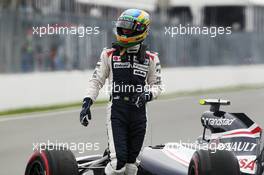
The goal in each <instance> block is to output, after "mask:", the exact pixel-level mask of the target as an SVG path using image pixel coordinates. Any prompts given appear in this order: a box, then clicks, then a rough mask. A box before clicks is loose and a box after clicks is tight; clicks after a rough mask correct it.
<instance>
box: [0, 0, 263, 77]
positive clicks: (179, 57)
mask: <svg viewBox="0 0 264 175" xmlns="http://www.w3.org/2000/svg"><path fill="white" fill-rule="evenodd" d="M127 8H140V9H144V10H146V11H148V12H149V13H150V14H151V17H152V25H151V30H150V35H149V37H148V39H147V41H146V42H147V43H148V44H149V49H150V50H153V51H156V52H159V54H160V58H161V63H162V65H163V67H182V66H207V65H248V64H261V63H264V57H263V56H264V35H263V31H264V1H261V0H213V1H209V0H192V1H189V0H180V1H179V0H144V1H142V0H134V1H132V0H128V1H123V0H115V1H109V0H1V1H0V73H1V74H5V73H26V72H27V73H28V72H42V71H58V70H86V69H91V68H93V67H94V66H95V64H96V62H97V60H98V57H99V55H100V52H101V51H102V48H104V47H110V46H111V43H112V42H113V41H114V35H113V28H114V21H115V20H116V19H117V17H118V16H119V15H120V14H121V12H122V11H124V10H125V9H127ZM47 24H49V25H51V26H55V25H58V26H92V27H95V26H98V27H99V31H100V34H99V35H85V36H84V37H78V36H77V35H45V36H42V37H39V36H38V35H33V27H34V26H47ZM179 24H181V25H190V26H216V27H217V26H221V27H232V34H231V35H218V36H217V37H214V38H212V37H210V36H207V35H177V36H176V37H171V36H170V35H165V29H164V27H165V26H167V27H169V26H178V25H179Z"/></svg>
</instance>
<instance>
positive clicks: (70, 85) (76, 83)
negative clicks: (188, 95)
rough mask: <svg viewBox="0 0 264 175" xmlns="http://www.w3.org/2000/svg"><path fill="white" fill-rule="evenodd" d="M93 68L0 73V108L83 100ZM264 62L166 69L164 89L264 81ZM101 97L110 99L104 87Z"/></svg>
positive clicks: (202, 87)
mask: <svg viewBox="0 0 264 175" xmlns="http://www.w3.org/2000/svg"><path fill="white" fill-rule="evenodd" d="M91 73H92V71H71V72H49V73H30V74H11V75H0V82H1V84H0V110H6V109H12V108H21V107H32V106H33V107H34V106H43V105H52V104H57V103H69V102H76V101H81V100H82V98H83V96H84V94H85V89H86V86H87V82H88V79H89V78H90V77H91ZM263 77H264V65H251V66H217V67H190V68H166V69H162V80H163V83H164V85H165V92H164V93H172V92H179V91H188V90H201V89H208V88H215V87H225V86H233V85H241V84H258V83H264V78H263ZM98 98H99V99H107V98H108V97H107V95H106V93H105V92H103V91H101V93H100V96H99V97H98Z"/></svg>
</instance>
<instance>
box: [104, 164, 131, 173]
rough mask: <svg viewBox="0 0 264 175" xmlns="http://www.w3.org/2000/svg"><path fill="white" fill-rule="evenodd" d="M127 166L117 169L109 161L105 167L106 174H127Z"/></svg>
mask: <svg viewBox="0 0 264 175" xmlns="http://www.w3.org/2000/svg"><path fill="white" fill-rule="evenodd" d="M125 170H126V167H123V168H121V169H120V170H115V169H114V168H113V167H112V165H111V163H108V164H107V165H106V167H105V174H106V175H125Z"/></svg>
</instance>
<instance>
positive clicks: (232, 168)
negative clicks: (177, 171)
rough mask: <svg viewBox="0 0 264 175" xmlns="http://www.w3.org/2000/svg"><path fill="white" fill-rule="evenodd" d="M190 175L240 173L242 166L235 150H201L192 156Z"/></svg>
mask: <svg viewBox="0 0 264 175" xmlns="http://www.w3.org/2000/svg"><path fill="white" fill-rule="evenodd" d="M188 175H240V168H239V164H238V160H237V158H236V156H235V155H234V153H233V152H230V151H224V150H218V151H216V152H215V153H213V152H211V151H205V150H199V151H196V152H195V153H194V154H193V156H192V159H191V162H190V164H189V169H188Z"/></svg>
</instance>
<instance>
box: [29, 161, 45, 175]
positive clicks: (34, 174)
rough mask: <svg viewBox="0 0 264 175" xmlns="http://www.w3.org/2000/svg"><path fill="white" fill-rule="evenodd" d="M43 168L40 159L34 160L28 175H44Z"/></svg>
mask: <svg viewBox="0 0 264 175" xmlns="http://www.w3.org/2000/svg"><path fill="white" fill-rule="evenodd" d="M45 174H46V172H45V168H44V167H43V164H42V163H41V162H40V161H34V162H33V163H32V166H31V168H30V170H29V175H45Z"/></svg>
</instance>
